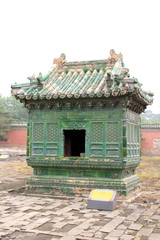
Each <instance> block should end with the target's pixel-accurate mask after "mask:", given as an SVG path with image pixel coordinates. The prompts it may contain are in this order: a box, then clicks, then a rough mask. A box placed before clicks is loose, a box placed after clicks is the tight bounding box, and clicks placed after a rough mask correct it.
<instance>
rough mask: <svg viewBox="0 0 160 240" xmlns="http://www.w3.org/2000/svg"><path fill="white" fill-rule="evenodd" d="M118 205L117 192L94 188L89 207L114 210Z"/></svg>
mask: <svg viewBox="0 0 160 240" xmlns="http://www.w3.org/2000/svg"><path fill="white" fill-rule="evenodd" d="M116 206H117V192H116V191H114V190H110V189H93V190H92V191H91V192H90V195H89V199H88V203H87V208H90V209H99V210H108V211H113V210H114V209H116Z"/></svg>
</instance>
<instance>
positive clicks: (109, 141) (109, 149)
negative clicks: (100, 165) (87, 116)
mask: <svg viewBox="0 0 160 240" xmlns="http://www.w3.org/2000/svg"><path fill="white" fill-rule="evenodd" d="M119 140H120V127H119V122H107V123H106V150H105V156H106V157H120V143H119V142H120V141H119Z"/></svg>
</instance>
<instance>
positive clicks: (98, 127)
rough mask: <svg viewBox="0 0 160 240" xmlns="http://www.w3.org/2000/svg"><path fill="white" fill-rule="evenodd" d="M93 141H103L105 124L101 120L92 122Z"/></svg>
mask: <svg viewBox="0 0 160 240" xmlns="http://www.w3.org/2000/svg"><path fill="white" fill-rule="evenodd" d="M92 142H103V125H102V123H101V122H94V123H92Z"/></svg>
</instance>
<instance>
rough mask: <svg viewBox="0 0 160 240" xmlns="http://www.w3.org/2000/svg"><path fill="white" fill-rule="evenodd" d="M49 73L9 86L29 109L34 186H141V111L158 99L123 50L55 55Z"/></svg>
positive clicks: (81, 190) (69, 191) (125, 190)
mask: <svg viewBox="0 0 160 240" xmlns="http://www.w3.org/2000/svg"><path fill="white" fill-rule="evenodd" d="M53 63H54V65H53V67H52V68H51V70H50V71H49V73H48V74H47V75H45V76H42V74H39V76H38V77H37V78H35V76H34V75H33V76H32V77H29V78H28V79H29V82H28V83H24V84H14V85H12V86H11V88H12V95H13V96H15V97H16V98H17V99H19V100H20V101H21V102H23V103H24V105H25V107H26V108H27V109H28V125H27V126H28V127H27V129H28V131H27V163H28V165H29V166H31V167H32V168H33V176H31V177H30V178H28V179H27V185H26V191H27V192H28V193H37V194H49V195H67V196H83V197H86V196H88V194H89V192H90V191H91V190H92V189H93V188H98V189H113V190H117V191H118V193H119V194H121V195H127V194H130V193H131V192H133V191H135V190H136V189H137V188H139V187H140V179H139V178H138V176H137V175H136V174H135V170H136V167H137V166H138V165H139V163H140V113H142V112H143V111H144V110H145V108H146V106H147V105H149V104H151V103H152V101H153V94H152V93H150V92H144V91H143V90H142V89H141V84H140V83H139V82H138V80H137V79H136V78H130V76H129V70H128V69H127V68H125V67H124V64H123V57H122V55H121V54H116V53H115V52H114V50H111V51H110V57H109V58H108V59H107V60H96V61H82V62H66V58H65V55H64V54H62V55H61V56H60V58H58V59H54V61H53Z"/></svg>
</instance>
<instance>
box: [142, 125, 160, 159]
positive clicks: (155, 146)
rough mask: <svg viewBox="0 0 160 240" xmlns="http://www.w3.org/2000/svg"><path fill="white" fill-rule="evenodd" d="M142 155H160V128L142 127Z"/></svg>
mask: <svg viewBox="0 0 160 240" xmlns="http://www.w3.org/2000/svg"><path fill="white" fill-rule="evenodd" d="M141 152H142V155H160V129H147V128H146V129H141Z"/></svg>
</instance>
